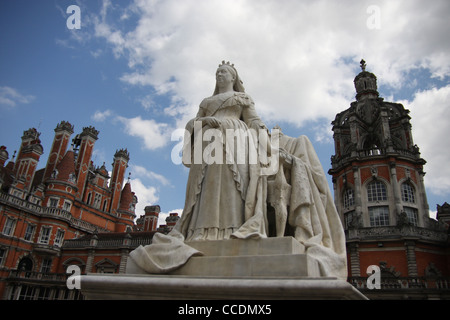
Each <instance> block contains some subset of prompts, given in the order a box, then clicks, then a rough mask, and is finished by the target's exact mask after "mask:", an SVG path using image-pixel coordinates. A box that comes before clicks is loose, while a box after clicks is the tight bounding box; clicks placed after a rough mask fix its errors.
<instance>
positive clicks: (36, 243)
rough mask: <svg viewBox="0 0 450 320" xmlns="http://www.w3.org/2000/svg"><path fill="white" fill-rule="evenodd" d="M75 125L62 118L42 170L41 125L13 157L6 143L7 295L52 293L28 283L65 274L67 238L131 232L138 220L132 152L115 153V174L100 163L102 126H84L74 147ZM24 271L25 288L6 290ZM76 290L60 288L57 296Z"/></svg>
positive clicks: (0, 215) (0, 212)
mask: <svg viewBox="0 0 450 320" xmlns="http://www.w3.org/2000/svg"><path fill="white" fill-rule="evenodd" d="M73 129H74V128H73V126H72V125H71V124H70V123H68V122H66V121H62V122H61V123H59V124H58V125H57V127H56V128H55V137H54V140H53V145H52V147H51V149H50V152H49V156H48V159H47V164H46V166H45V168H43V169H40V170H36V168H37V166H38V163H39V160H40V157H41V155H42V154H43V152H44V149H43V147H42V145H41V141H40V140H39V136H40V133H39V132H37V130H36V129H34V128H32V129H29V130H27V131H24V134H23V136H22V143H21V145H20V147H19V152H18V153H17V156H15V155H14V156H13V157H12V159H11V160H10V161H9V162H7V160H8V159H9V154H8V151H7V149H6V147H4V146H2V147H0V297H3V298H6V299H8V298H11V296H14V297H16V298H18V297H19V296H20V297H22V298H30V297H31V296H35V297H40V298H48V294H49V292H50V291H49V290H42V291H41V292H40V293H38V292H36V288H33V286H31V285H29V284H30V283H31V282H32V280H39V281H41V282H46V283H47V284H49V283H52V282H54V283H60V282H61V281H62V279H63V280H64V281H65V279H66V278H67V276H66V275H64V274H63V275H61V274H60V273H64V272H65V270H64V266H65V265H67V264H68V263H69V262H67V261H63V259H64V254H62V246H63V244H64V241H65V240H66V239H79V238H81V237H82V236H85V235H92V234H94V233H98V232H100V233H101V232H108V233H111V234H112V233H120V234H125V233H124V232H125V230H127V228H132V227H134V219H135V205H136V203H137V197H136V196H135V195H134V193H133V192H132V190H131V186H130V183H129V182H126V183H125V184H124V182H125V180H124V179H125V171H126V168H127V164H128V161H129V153H128V151H127V150H126V149H121V150H118V151H117V152H116V153H115V155H114V160H113V168H112V176H111V177H110V176H109V175H108V170H107V169H106V167H105V165H104V164H103V165H102V166H99V167H96V166H94V164H93V162H92V161H91V157H92V152H93V150H94V145H95V141H96V140H97V137H98V133H99V132H98V131H97V130H95V128H93V127H85V128H83V130H82V132H81V133H80V134H77V135H76V136H75V137H74V139H73V140H72V143H71V145H70V146H69V144H70V136H71V135H72V134H73V132H74V131H73ZM105 261H108V260H105ZM24 277H25V278H26V281H25V285H24V286H22V288H21V289H20V290H19V291H17V290H15V291H14V290H9V291H8V292H6V287H7V285H8V284H12V283H14V281H16V282H17V279H19V280H20V278H24ZM14 279H16V280H14ZM19 282H20V281H19ZM27 284H28V285H27ZM74 294H75V293H74V292H63V291H61V292H57V294H56V296H55V293H54V292H53V295H54V298H74Z"/></svg>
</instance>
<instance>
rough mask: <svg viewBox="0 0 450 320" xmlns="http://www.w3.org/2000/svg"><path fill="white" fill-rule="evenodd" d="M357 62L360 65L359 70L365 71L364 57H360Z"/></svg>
mask: <svg viewBox="0 0 450 320" xmlns="http://www.w3.org/2000/svg"><path fill="white" fill-rule="evenodd" d="M359 64H360V65H361V70H362V71H366V62H365V61H364V59H361V61H360V62H359Z"/></svg>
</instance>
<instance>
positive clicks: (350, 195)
mask: <svg viewBox="0 0 450 320" xmlns="http://www.w3.org/2000/svg"><path fill="white" fill-rule="evenodd" d="M354 205H355V193H354V192H353V189H351V188H347V189H345V191H344V208H349V207H351V206H354Z"/></svg>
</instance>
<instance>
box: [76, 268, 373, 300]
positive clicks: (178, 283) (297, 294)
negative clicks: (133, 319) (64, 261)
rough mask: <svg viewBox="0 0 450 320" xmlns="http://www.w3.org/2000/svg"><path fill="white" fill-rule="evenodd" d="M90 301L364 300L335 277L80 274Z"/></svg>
mask: <svg viewBox="0 0 450 320" xmlns="http://www.w3.org/2000/svg"><path fill="white" fill-rule="evenodd" d="M81 292H82V293H83V295H84V296H85V297H86V298H87V299H91V300H97V299H98V300H100V299H101V300H116V299H117V300H161V299H170V300H215V299H220V300H243V299H245V300H247V299H250V300H300V299H303V300H305V299H306V300H314V299H320V300H324V299H332V300H362V299H367V298H366V297H365V296H364V295H363V294H362V293H361V292H359V291H358V290H357V289H355V288H354V287H353V286H352V285H351V284H349V283H348V282H346V281H344V280H338V279H335V278H297V279H292V278H291V279H286V278H285V279H279V278H277V279H267V278H266V279H258V278H252V279H249V278H210V277H206V278H204V277H202V278H199V277H198V278H197V277H186V276H159V275H158V276H156V275H118V274H110V275H105V274H102V275H97V274H89V275H85V276H81Z"/></svg>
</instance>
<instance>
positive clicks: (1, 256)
mask: <svg viewBox="0 0 450 320" xmlns="http://www.w3.org/2000/svg"><path fill="white" fill-rule="evenodd" d="M5 260H6V249H5V248H0V266H2V265H3V263H4V262H5Z"/></svg>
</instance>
